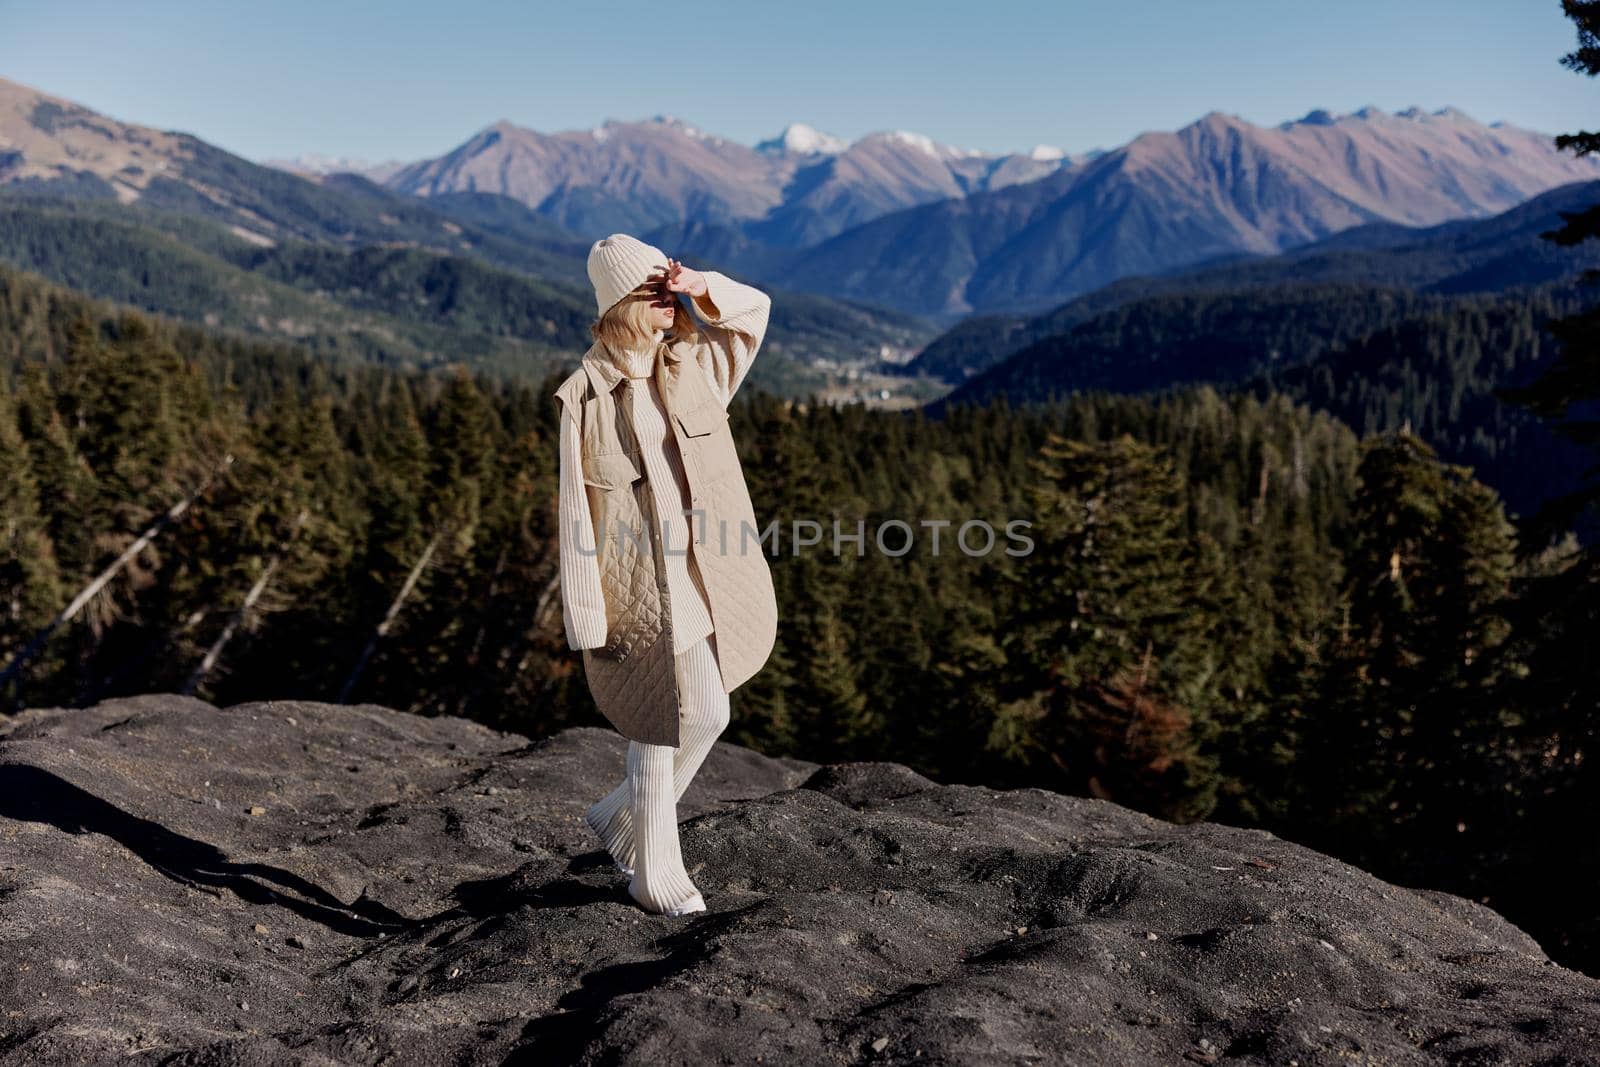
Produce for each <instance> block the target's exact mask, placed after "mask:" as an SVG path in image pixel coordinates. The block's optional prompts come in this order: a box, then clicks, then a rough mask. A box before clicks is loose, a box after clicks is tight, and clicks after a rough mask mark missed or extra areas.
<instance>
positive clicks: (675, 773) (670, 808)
mask: <svg viewBox="0 0 1600 1067" xmlns="http://www.w3.org/2000/svg"><path fill="white" fill-rule="evenodd" d="M714 642H715V636H714V635H712V636H709V637H707V638H705V639H703V640H701V641H698V642H696V643H695V644H693V645H691V646H689V648H687V649H685V650H684V652H683V653H682V654H681V655H680V656H679V657H678V659H679V668H680V673H679V678H680V689H681V692H682V693H683V698H684V712H683V718H682V720H681V723H680V731H681V734H680V738H679V740H680V742H681V743H680V744H679V745H678V747H677V748H672V747H671V746H667V745H657V746H645V748H646V749H648V748H660V749H663V750H664V751H665V752H667V753H670V754H671V756H670V771H668V772H662V773H656V772H657V771H658V764H659V763H660V762H661V761H663V760H664V759H665V757H664V756H663V755H662V754H661V753H655V754H654V755H651V754H649V753H648V752H644V751H641V752H637V753H636V752H635V751H634V749H633V744H634V743H633V742H630V743H629V770H628V773H627V775H626V776H625V777H624V778H623V780H622V782H621V783H620V784H619V785H618V786H617V787H616V788H615V789H613V790H612V791H611V792H610V793H607V794H606V795H605V796H604V797H602V798H600V799H599V800H598V801H596V802H595V803H594V804H593V805H592V806H591V807H590V808H589V810H588V811H587V812H585V813H584V819H585V821H586V822H587V823H588V824H589V827H590V829H592V830H593V831H594V832H595V834H596V836H598V837H599V838H600V841H601V843H602V844H604V845H605V847H606V850H607V851H608V852H610V854H611V858H612V862H614V863H615V864H616V865H617V868H618V869H619V870H621V871H622V872H623V873H624V874H627V875H629V876H630V877H632V876H634V875H635V873H636V872H635V870H634V867H633V863H634V861H635V859H636V856H637V852H638V845H637V840H636V834H635V832H634V827H635V825H637V824H640V823H641V822H642V821H643V820H640V819H639V817H638V816H637V815H636V811H635V808H636V801H635V791H636V788H637V789H638V797H639V806H640V807H641V808H643V809H648V810H649V812H650V815H651V817H652V818H653V820H654V822H655V823H656V825H657V832H656V836H657V837H660V836H661V832H662V829H663V825H662V813H663V812H670V836H671V838H672V840H673V846H674V847H673V850H672V851H673V852H674V853H677V848H676V843H677V802H678V801H679V800H680V799H682V797H683V794H684V792H685V791H686V790H687V789H688V788H689V783H690V782H691V781H693V780H694V776H695V774H696V773H697V772H698V771H699V770H700V767H701V765H702V764H703V763H704V762H705V759H706V756H707V755H709V754H710V752H711V747H712V745H713V744H715V743H716V740H717V738H718V737H719V736H721V734H722V732H723V731H724V730H726V729H727V726H728V714H729V701H728V694H727V693H725V692H724V691H723V689H722V675H721V672H720V671H719V670H718V669H717V661H716V651H715V643H714ZM668 781H670V782H671V786H670V792H669V789H668V787H667V786H666V783H667V782H668ZM658 851H659V850H658ZM678 868H679V870H681V869H682V861H681V859H680V860H679V861H678ZM674 880H675V876H674V875H673V873H672V872H671V871H670V869H669V868H663V867H661V866H660V865H659V863H658V865H657V867H656V869H655V870H654V871H653V872H652V873H651V874H648V875H645V876H644V878H643V885H644V886H645V888H646V892H645V894H644V895H645V896H648V897H650V898H652V899H655V900H657V901H660V900H662V899H671V891H672V889H673V888H674V887H673V885H672V884H671V883H672V882H673V881H674ZM683 883H684V884H688V876H687V875H684V876H683ZM676 888H677V889H679V890H681V889H682V888H683V885H682V884H680V885H678V886H677V887H676ZM691 888H692V886H691ZM636 899H637V897H636Z"/></svg>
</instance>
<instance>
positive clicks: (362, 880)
mask: <svg viewBox="0 0 1600 1067" xmlns="http://www.w3.org/2000/svg"><path fill="white" fill-rule="evenodd" d="M624 746H625V742H624V741H623V739H622V738H621V737H620V736H618V735H617V734H615V733H614V732H612V731H611V730H610V729H609V728H594V729H572V730H567V731H565V732H563V733H561V734H558V735H556V736H554V737H551V738H547V739H545V740H542V741H538V742H530V741H529V740H528V739H527V738H525V737H521V736H518V735H515V734H506V733H498V732H495V731H493V730H490V729H487V728H485V727H483V726H481V725H478V724H475V723H472V722H468V721H465V720H461V719H430V718H419V717H416V716H412V715H406V714H402V713H398V712H394V711H390V710H387V709H385V708H381V707H374V706H357V707H339V706H334V705H327V704H304V703H285V702H269V703H254V704H245V705H240V706H236V707H232V708H228V709H217V708H214V707H212V706H211V705H208V704H205V703H203V702H200V701H197V700H191V699H187V698H183V697H174V696H159V695H152V696H143V697H137V698H131V699H125V700H116V701H111V702H107V703H104V704H100V705H98V706H96V707H92V708H88V709H81V710H80V709H35V710H30V711H25V712H23V713H22V714H21V715H19V716H17V717H16V718H13V719H6V720H0V946H3V951H4V953H5V956H6V961H5V966H4V967H3V968H0V1008H3V1011H4V1019H3V1022H0V1059H3V1060H4V1061H5V1062H26V1063H66V1062H74V1063H76V1062H84V1061H87V1062H101V1061H105V1060H109V1059H118V1060H124V1061H126V1060H130V1059H131V1060H133V1061H135V1062H138V1061H148V1062H152V1063H163V1064H177V1063H183V1064H200V1063H205V1064H234V1063H238V1064H245V1063H249V1064H264V1063H318V1064H321V1063H499V1062H505V1061H508V1060H509V1061H512V1062H518V1061H522V1060H524V1059H526V1060H528V1061H529V1062H536V1063H567V1062H578V1063H648V1064H654V1065H662V1064H677V1063H685V1064H690V1063H692V1064H708V1063H740V1064H745V1063H762V1064H790V1063H794V1064H800V1063H803V1064H819V1063H916V1064H935V1063H959V1064H971V1063H1070V1064H1078V1063H1081V1064H1175V1063H1181V1062H1198V1063H1228V1064H1274V1065H1289V1064H1295V1065H1307V1067H1309V1065H1313V1064H1335V1063H1337V1064H1421V1063H1485V1064H1486V1063H1495V1064H1500V1063H1518V1064H1520V1063H1540V1064H1556V1063H1560V1064H1580V1063H1596V1064H1600V981H1596V980H1594V979H1591V978H1589V977H1586V976H1584V975H1582V974H1579V973H1577V972H1574V971H1570V970H1566V969H1564V968H1562V967H1560V966H1557V965H1556V964H1554V963H1552V962H1551V961H1550V960H1549V959H1548V958H1547V957H1546V956H1545V954H1544V953H1543V952H1542V951H1541V950H1540V949H1539V947H1538V945H1537V944H1535V943H1534V942H1533V941H1532V940H1531V939H1530V938H1529V937H1528V936H1527V935H1525V934H1524V933H1522V932H1521V931H1520V930H1518V929H1517V928H1516V927H1514V926H1512V925H1511V924H1509V923H1508V922H1506V921H1505V920H1504V919H1502V918H1501V917H1500V916H1499V915H1497V914H1495V913H1494V912H1492V911H1490V910H1488V909H1486V908H1484V907H1482V906H1479V905H1477V904H1473V903H1471V902H1469V901H1466V900H1463V899H1460V898H1458V897H1454V896H1450V895H1447V894H1443V893H1437V892H1430V891H1424V890H1413V889H1405V888H1401V887H1399V886H1395V885H1391V884H1389V883H1386V882H1383V881H1380V880H1378V879H1376V878H1373V877H1372V876H1370V875H1368V874H1365V873H1363V872H1362V871H1360V870H1356V869H1354V868H1352V867H1349V866H1347V865H1345V864H1342V863H1339V862H1337V861H1335V860H1333V859H1331V858H1329V857H1327V856H1325V855H1322V854H1320V853H1317V852H1313V851H1310V850H1308V849H1305V848H1302V847H1299V846H1297V845H1294V844H1291V843H1289V842H1286V841H1283V840H1280V839H1279V838H1276V837H1273V836H1272V835H1270V834H1266V833H1262V832H1259V831H1252V830H1244V829H1238V828H1234V827H1229V826H1221V825H1215V824H1201V825H1194V826H1175V825H1171V824H1168V823H1164V822H1161V821H1159V820H1156V819H1152V818H1149V817H1146V816H1144V815H1140V814H1138V813H1136V812H1133V811H1129V810H1127V809H1125V808H1121V807H1118V806H1117V805H1115V804H1111V803H1107V802H1104V801H1099V800H1091V799H1082V798H1078V797H1067V796H1060V795H1057V794H1054V793H1049V792H1045V791H1042V790H1037V789H1022V790H1014V791H1007V792H997V791H995V790H992V789H985V788H979V787H974V786H961V785H939V784H937V783H935V782H933V781H930V780H928V779H926V778H923V777H920V776H919V775H917V774H915V773H913V772H911V771H910V770H908V769H906V768H905V767H902V766H899V765H897V764H891V763H855V764H837V765H829V766H818V765H816V764H811V763H806V762H803V761H798V760H775V759H768V758H766V757H763V756H760V755H758V754H756V753H753V752H750V751H748V750H746V749H742V748H738V747H735V746H731V745H726V744H718V746H717V748H716V749H715V751H714V752H713V753H712V754H711V756H710V757H709V759H708V760H707V762H706V764H705V766H704V768H703V769H702V771H701V774H700V776H699V777H698V778H697V779H696V780H695V782H694V784H693V785H692V786H691V787H690V789H689V792H688V794H687V795H686V796H685V797H684V800H683V802H682V803H681V805H680V809H679V815H680V818H681V819H682V840H683V851H684V856H685V861H686V863H687V865H688V866H689V868H690V869H691V872H692V877H693V878H694V879H695V881H696V883H697V884H698V885H699V886H700V888H701V890H702V891H703V893H704V895H705V898H706V902H707V905H708V908H709V910H708V911H706V912H704V913H701V914H697V915H693V916H689V917H685V918H682V919H670V918H665V917H661V916H656V915H651V914H648V913H646V912H644V911H642V910H641V909H640V908H638V907H637V906H636V905H634V904H633V902H632V901H631V900H630V899H629V898H628V896H627V894H626V891H625V888H624V882H623V879H622V876H621V875H619V874H618V873H617V871H616V870H615V868H614V867H613V866H612V865H611V863H610V861H609V859H608V858H607V856H606V855H605V853H604V852H603V851H602V850H601V849H600V847H599V845H598V842H597V841H596V840H595V839H594V838H593V837H592V836H591V835H590V833H589V831H588V829H587V827H586V826H585V825H584V822H583V819H582V814H583V810H584V808H585V807H586V806H587V805H588V804H589V803H590V802H591V801H592V800H593V799H595V798H596V797H598V796H599V795H600V794H601V793H602V792H603V791H604V790H606V789H609V788H610V787H611V786H612V785H613V784H615V782H616V781H618V780H620V776H621V769H622V759H623V752H624Z"/></svg>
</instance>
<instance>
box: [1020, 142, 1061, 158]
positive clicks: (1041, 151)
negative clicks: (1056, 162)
mask: <svg viewBox="0 0 1600 1067" xmlns="http://www.w3.org/2000/svg"><path fill="white" fill-rule="evenodd" d="M1066 155H1067V154H1066V153H1065V152H1063V151H1062V150H1061V149H1059V148H1057V147H1056V146H1055V145H1048V144H1036V145H1034V146H1033V151H1031V152H1029V153H1028V158H1029V159H1038V160H1047V159H1065V158H1066Z"/></svg>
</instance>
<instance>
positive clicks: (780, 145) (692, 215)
mask: <svg viewBox="0 0 1600 1067" xmlns="http://www.w3.org/2000/svg"><path fill="white" fill-rule="evenodd" d="M1043 147H1045V146H1041V148H1043ZM1080 164H1081V160H1079V159H1075V158H1073V157H1071V156H1068V155H1067V154H1066V153H1063V152H1060V151H1059V150H1048V151H1040V150H1038V149H1036V150H1035V151H1034V152H1032V153H1012V154H999V155H995V154H989V153H983V152H977V151H973V150H970V149H963V148H956V147H954V146H951V145H946V144H942V143H940V142H937V141H935V140H933V139H932V138H930V137H926V136H924V135H922V134H918V133H913V132H911V131H908V130H888V131H879V132H875V133H871V134H867V135H866V136H864V137H861V138H858V139H857V140H855V141H853V142H848V143H847V142H845V141H843V140H842V139H840V138H837V137H832V136H830V135H828V134H824V133H822V132H821V131H818V130H816V129H814V128H812V127H810V126H805V125H803V124H798V123H797V124H792V125H791V126H789V127H788V128H787V129H785V130H784V132H783V133H781V134H780V135H779V136H777V137H775V138H773V139H771V140H767V141H763V142H761V143H760V144H758V145H756V146H755V147H750V146H747V145H743V144H739V143H737V142H734V141H731V140H728V139H727V138H723V137H718V136H715V135H713V134H709V133H707V132H705V131H704V130H702V129H700V128H699V127H696V126H693V125H691V124H689V123H687V122H685V121H684V120H682V119H680V118H678V117H676V116H673V115H656V116H653V117H651V118H649V119H645V120H641V121H636V122H626V121H621V120H618V119H608V120H606V121H605V122H604V123H603V124H601V125H599V126H596V127H593V128H592V129H587V130H563V131H559V132H556V133H541V132H539V131H537V130H531V129H528V128H526V127H523V126H518V125H516V124H514V123H512V122H510V121H508V120H504V119H502V120H501V121H499V122H496V123H494V124H492V125H490V126H487V127H485V128H484V129H482V130H479V131H478V132H477V133H475V134H474V135H473V136H472V137H470V138H468V139H467V140H466V141H465V142H464V143H462V144H461V145H459V146H458V147H456V148H455V149H453V150H451V151H450V152H447V153H445V154H444V155H442V156H439V157H438V158H436V159H428V160H422V161H419V162H417V163H413V164H411V165H410V166H407V167H403V168H401V169H400V170H399V171H397V172H395V173H393V174H392V175H390V176H389V177H388V178H386V179H385V181H384V184H386V185H388V186H389V187H390V188H392V189H396V190H399V191H402V192H407V193H413V194H416V195H420V196H431V195H435V194H438V193H442V192H465V191H472V192H495V193H500V194H502V195H504V196H509V197H512V198H513V199H516V200H520V201H521V202H522V203H524V204H527V205H528V206H530V207H532V208H534V209H535V210H537V211H539V212H540V213H541V214H544V215H548V216H549V217H550V218H552V219H554V220H555V221H556V222H558V223H560V224H561V225H562V226H564V227H566V228H568V229H570V230H574V231H576V232H579V233H596V234H603V233H608V232H613V231H617V230H625V231H629V232H645V231H649V230H652V229H655V228H657V227H661V226H668V225H676V224H679V223H683V222H701V223H707V224H711V225H717V226H735V227H743V228H744V229H745V232H746V234H747V235H748V236H749V237H752V238H755V239H757V240H759V241H762V242H765V243H767V244H770V245H774V246H777V247H784V248H796V247H804V246H806V245H810V244H814V243H815V242H817V241H820V240H823V239H824V238H827V237H831V236H833V235H834V234H837V233H841V232H843V231H845V230H847V229H849V228H850V227H852V226H855V225H858V224H860V223H862V222H866V221H868V220H870V219H874V218H877V217H879V216H881V215H883V214H885V213H887V212H890V211H897V210H900V209H902V208H907V207H912V206H915V205H918V204H924V203H929V202H932V201H936V200H943V199H948V198H950V197H961V196H967V195H970V194H972V193H975V192H981V191H984V190H989V189H999V188H1004V187H1006V186H1008V185H1014V184H1017V183H1020V182H1029V181H1033V180H1035V179H1038V178H1041V177H1043V176H1044V175H1046V174H1050V173H1053V172H1055V171H1057V170H1060V169H1062V168H1064V167H1073V166H1077V165H1080Z"/></svg>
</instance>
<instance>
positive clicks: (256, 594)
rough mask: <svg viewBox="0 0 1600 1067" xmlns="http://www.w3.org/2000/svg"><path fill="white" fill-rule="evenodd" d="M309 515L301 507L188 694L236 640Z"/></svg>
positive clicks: (186, 690) (185, 686) (187, 684)
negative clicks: (235, 636) (234, 638)
mask: <svg viewBox="0 0 1600 1067" xmlns="http://www.w3.org/2000/svg"><path fill="white" fill-rule="evenodd" d="M309 514H310V513H309V512H307V511H305V510H304V509H301V512H300V514H299V515H298V516H296V518H295V520H294V528H293V529H292V530H290V532H289V536H288V537H287V538H285V539H284V542H283V544H282V545H281V546H280V547H279V548H278V551H277V553H276V554H275V555H274V556H273V557H272V559H270V560H269V561H268V562H267V565H266V567H265V568H264V569H263V570H262V572H261V577H259V578H257V579H256V582H255V584H254V585H252V586H251V587H250V591H249V592H248V593H246V594H245V595H244V603H242V604H240V605H239V610H238V611H236V612H234V613H233V618H231V619H229V620H228V625H226V626H224V627H223V628H222V633H220V634H218V635H217V639H216V641H214V642H212V645H211V648H210V649H209V650H207V652H206V655H205V658H204V659H202V660H201V661H200V665H199V666H198V667H196V668H195V669H194V671H193V672H192V673H191V674H190V675H189V680H188V681H186V682H184V683H183V690H182V692H183V694H184V695H185V696H188V695H189V694H191V693H193V692H194V691H195V689H196V688H198V687H199V685H200V682H201V681H202V680H204V678H205V676H206V675H207V674H209V673H211V668H213V667H215V666H216V665H217V661H218V660H219V659H221V658H222V650H223V649H224V648H226V647H228V642H229V641H231V640H233V635H234V634H235V633H236V632H238V629H239V627H240V626H242V625H243V624H244V620H245V617H246V616H247V615H249V613H250V609H251V608H253V607H255V605H256V601H257V600H259V599H261V594H262V593H263V592H265V591H266V588H267V583H268V582H270V581H271V580H272V575H273V572H275V571H276V570H277V569H278V564H279V563H281V562H282V561H283V556H284V553H286V552H288V551H289V546H290V545H291V544H293V543H294V539H295V536H296V535H297V534H298V533H299V532H300V527H302V526H304V525H305V521H306V518H307V517H308V516H309Z"/></svg>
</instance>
